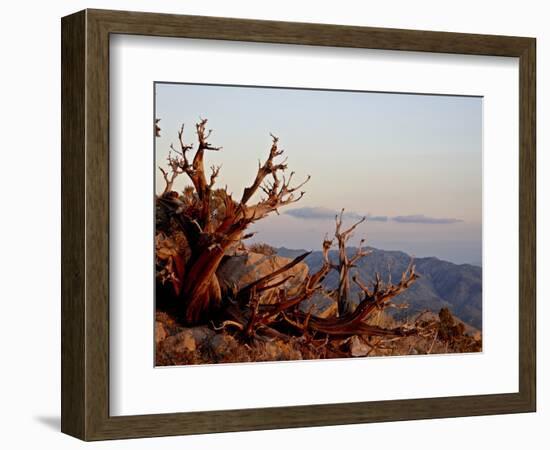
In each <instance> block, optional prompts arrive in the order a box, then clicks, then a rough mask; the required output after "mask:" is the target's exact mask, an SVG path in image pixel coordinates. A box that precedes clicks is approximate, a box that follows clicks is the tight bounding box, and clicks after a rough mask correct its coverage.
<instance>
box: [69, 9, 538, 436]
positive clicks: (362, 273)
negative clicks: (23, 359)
mask: <svg viewBox="0 0 550 450" xmlns="http://www.w3.org/2000/svg"><path fill="white" fill-rule="evenodd" d="M535 42H536V41H535V39H534V38H527V37H508V36H489V35H473V34H458V33H445V32H436V31H417V30H397V29H381V28H368V27H350V26H339V25H321V24H306V23H288V22H272V21H256V20H242V19H229V18H217V17H199V16H179V15H168V14H154V13H135V12H122V11H104V10H85V11H81V12H78V13H75V14H73V15H70V16H67V17H64V18H63V19H62V431H63V432H65V433H67V434H70V435H73V436H76V437H78V438H81V439H84V440H101V439H117V438H132V437H148V436H167V435H182V434H196V433H212V432H225V431H243V430H260V429H274V428H290V427H306V426H320V425H336V424H350V423H367V422H379V421H396V420H412V419H425V418H441V417H458V416H469V415H485V414H503V413H519V412H531V411H535V408H536V339H535V336H536V333H535V322H536V320H535V319H536V316H535V300H536V293H535V280H536V267H535V243H536V235H535V232H536V228H535V217H536V207H535V205H536V202H535V185H536V182H535V173H536V158H535V155H536V150H535V144H536V134H535V133H536V130H535V97H536V96H535Z"/></svg>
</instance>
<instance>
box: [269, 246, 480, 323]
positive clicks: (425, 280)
mask: <svg viewBox="0 0 550 450" xmlns="http://www.w3.org/2000/svg"><path fill="white" fill-rule="evenodd" d="M367 249H369V250H371V251H372V253H370V254H369V255H368V256H365V257H364V258H362V259H361V260H359V261H358V262H357V263H356V267H355V268H354V269H353V270H354V271H355V273H357V274H358V276H359V277H360V278H361V280H362V281H363V282H369V281H371V280H373V279H374V277H375V274H376V273H377V272H378V273H380V275H381V277H382V279H383V280H388V277H389V274H390V273H391V277H392V280H394V282H397V281H399V279H400V278H401V274H402V273H403V272H404V271H405V270H406V269H407V267H408V265H409V263H410V261H411V257H410V256H409V255H407V254H406V253H404V252H400V251H388V250H380V249H376V248H372V247H370V248H369V247H367ZM347 251H348V254H349V255H350V256H351V255H353V254H355V252H356V249H355V248H353V247H350V248H348V249H347ZM276 252H277V254H278V255H280V256H284V257H287V258H294V257H296V256H299V255H301V254H303V253H305V252H306V250H294V249H288V248H285V247H281V248H278V249H276ZM330 257H331V259H332V260H333V261H337V252H336V251H335V250H332V251H331V252H330ZM305 262H306V263H307V265H308V267H309V269H310V271H315V270H317V269H318V268H319V267H321V265H322V263H323V254H322V252H321V251H313V252H312V253H311V254H310V255H309V256H308V257H307V258H306V259H305ZM414 264H415V266H416V272H417V274H418V275H419V278H418V280H416V282H415V283H414V284H413V285H412V286H411V287H410V288H409V289H407V290H406V291H405V292H403V293H402V294H400V295H399V296H397V297H396V298H395V299H394V303H396V304H399V303H407V304H408V308H407V309H394V308H391V309H389V311H388V312H390V313H391V314H392V315H393V316H394V317H395V318H397V319H404V318H406V317H411V318H412V317H414V316H415V315H416V314H418V313H420V312H422V311H425V310H430V311H433V312H435V313H437V312H438V311H439V310H440V309H441V308H444V307H447V308H449V309H450V310H451V312H452V313H453V314H454V315H455V316H456V317H458V318H459V319H461V320H462V321H463V322H465V323H467V324H468V325H471V326H473V327H474V328H477V329H478V330H480V331H481V329H482V269H481V267H479V266H474V265H471V264H454V263H451V262H448V261H443V260H441V259H438V258H435V257H427V258H415V259H414ZM324 285H325V287H326V288H327V289H329V290H330V289H334V288H336V287H337V285H338V276H337V273H336V272H335V271H331V272H330V273H329V275H328V276H327V278H326V279H325V281H324ZM351 290H352V297H353V298H356V299H357V302H359V298H360V292H361V291H360V289H359V288H358V287H357V286H356V285H355V283H352V286H351Z"/></svg>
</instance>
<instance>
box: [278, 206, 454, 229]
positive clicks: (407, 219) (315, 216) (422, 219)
mask: <svg viewBox="0 0 550 450" xmlns="http://www.w3.org/2000/svg"><path fill="white" fill-rule="evenodd" d="M339 213H340V212H339V211H336V210H334V209H329V208H323V207H304V208H294V209H290V210H288V211H285V214H288V215H289V216H292V217H295V218H297V219H304V220H326V219H330V220H332V219H334V217H335V216H336V215H337V214H339ZM363 217H366V218H367V221H369V222H388V221H390V220H392V221H394V222H397V223H424V224H436V225H447V224H453V223H459V222H462V220H460V219H454V218H446V217H444V218H439V217H429V216H425V215H424V214H412V215H408V216H394V217H388V216H375V215H372V214H370V213H369V214H359V213H357V212H354V211H346V212H344V219H348V220H360V219H362V218H363Z"/></svg>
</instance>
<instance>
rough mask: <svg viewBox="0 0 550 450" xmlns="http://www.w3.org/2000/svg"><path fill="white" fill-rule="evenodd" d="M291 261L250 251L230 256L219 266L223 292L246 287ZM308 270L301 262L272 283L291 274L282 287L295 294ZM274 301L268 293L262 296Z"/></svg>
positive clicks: (266, 299)
mask: <svg viewBox="0 0 550 450" xmlns="http://www.w3.org/2000/svg"><path fill="white" fill-rule="evenodd" d="M291 261H292V259H290V258H284V257H282V256H277V255H262V254H260V253H253V252H249V253H246V254H243V255H236V256H230V257H228V258H227V259H226V260H225V261H224V262H223V263H222V264H221V266H220V267H219V268H218V271H217V272H216V275H217V276H218V280H219V282H220V287H221V288H222V292H225V293H228V292H232V291H234V290H240V289H242V288H244V287H245V286H247V285H249V284H250V283H252V282H254V281H256V280H258V279H260V278H262V277H264V276H266V275H269V274H270V273H272V272H275V271H276V270H278V269H280V268H281V267H283V266H285V265H286V264H288V263H289V262H291ZM308 271H309V269H308V266H307V264H306V263H304V262H300V263H298V264H296V265H295V266H294V267H292V268H291V269H290V270H288V271H286V272H285V273H283V274H280V275H278V276H276V277H275V278H273V279H272V280H271V281H270V284H275V283H277V282H280V281H282V280H283V279H284V278H286V277H288V276H289V275H290V276H292V278H290V279H288V280H287V281H286V282H285V283H284V284H282V285H281V288H284V289H286V291H287V295H289V296H291V295H294V294H296V293H297V291H298V288H299V286H300V284H301V283H302V282H303V281H304V280H305V278H306V277H307V275H308ZM274 301H275V300H274V299H273V298H268V293H266V294H265V295H264V296H263V297H262V302H263V303H272V302H274Z"/></svg>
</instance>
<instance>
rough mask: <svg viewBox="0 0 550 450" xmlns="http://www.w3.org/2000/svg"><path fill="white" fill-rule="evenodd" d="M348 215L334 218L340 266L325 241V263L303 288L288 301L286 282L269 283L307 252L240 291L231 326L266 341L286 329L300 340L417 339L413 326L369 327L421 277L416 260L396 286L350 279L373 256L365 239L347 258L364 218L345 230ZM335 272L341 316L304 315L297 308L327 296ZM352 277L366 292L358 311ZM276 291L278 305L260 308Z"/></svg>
mask: <svg viewBox="0 0 550 450" xmlns="http://www.w3.org/2000/svg"><path fill="white" fill-rule="evenodd" d="M343 217H344V211H343V210H342V212H341V213H340V215H337V216H336V230H335V233H334V237H335V240H336V242H337V247H338V262H336V263H335V262H333V261H331V258H330V249H331V248H332V246H333V243H334V242H333V240H329V239H328V238H325V239H324V241H323V246H322V247H323V264H322V266H321V267H320V268H319V270H318V271H317V272H315V273H313V274H311V275H309V276H307V277H306V278H305V279H304V280H303V282H302V283H301V285H300V287H299V289H298V290H297V293H295V294H294V295H293V296H292V297H290V298H289V297H288V295H287V292H286V290H285V289H284V287H283V285H284V282H285V281H286V280H287V278H283V280H282V281H280V282H278V283H273V284H270V282H271V280H273V279H274V278H275V277H278V276H279V275H281V274H284V273H285V272H286V271H288V270H289V269H290V268H291V267H293V266H294V265H295V264H297V263H298V262H300V261H302V260H303V259H304V258H305V257H307V256H308V255H309V253H305V254H303V255H300V256H298V257H297V258H295V259H294V260H292V261H291V262H289V263H288V264H287V265H286V266H284V267H281V268H280V269H279V270H277V271H275V272H273V273H271V274H268V275H266V276H264V277H262V278H261V279H259V280H256V281H254V282H253V283H251V284H250V285H248V286H245V287H244V288H243V289H241V291H240V292H239V298H240V305H239V306H238V307H237V308H235V307H234V308H232V309H228V312H229V314H230V316H231V317H230V320H229V321H227V322H226V324H227V325H232V326H236V327H237V328H239V329H241V330H243V331H245V333H246V335H247V336H251V335H253V334H254V333H256V332H258V333H260V334H265V335H268V336H274V335H275V336H276V335H278V333H279V334H280V333H281V331H282V332H283V333H284V331H285V330H287V329H288V328H290V329H292V330H293V331H294V332H295V333H298V334H301V335H321V336H325V338H326V339H327V340H330V339H341V338H345V337H349V336H353V335H362V336H369V337H370V336H379V337H381V338H385V337H387V338H393V337H400V336H408V335H411V334H416V333H417V332H418V329H417V328H416V326H415V325H414V324H413V325H412V326H401V327H395V328H391V329H386V328H383V327H380V326H375V325H371V324H368V323H367V321H368V319H369V318H370V317H371V316H372V314H374V313H375V312H376V313H377V312H378V311H381V310H384V309H385V308H387V307H389V306H392V303H391V300H392V299H393V298H394V297H396V296H397V295H399V294H400V293H402V292H404V291H405V290H406V289H408V288H409V287H410V286H411V285H412V284H413V283H414V281H415V280H416V279H417V278H418V275H417V274H416V272H415V267H414V265H413V264H412V261H411V263H410V265H409V267H408V268H407V270H406V271H405V272H403V274H402V276H401V279H400V280H399V282H398V283H397V284H394V283H392V282H391V279H389V280H388V281H387V282H384V281H382V279H381V276H380V274H376V277H375V280H374V281H373V282H372V283H371V286H370V287H369V286H367V284H365V283H364V282H363V281H361V280H360V279H359V277H358V276H357V275H354V276H353V277H351V275H350V269H352V268H353V267H355V263H356V262H357V261H358V260H360V259H361V258H363V257H365V256H367V255H368V254H369V253H370V252H369V251H367V250H364V249H363V248H362V244H363V243H364V239H362V240H361V241H360V245H359V248H358V249H356V251H355V253H354V254H353V255H352V256H349V255H348V252H347V249H346V245H347V242H348V240H349V238H350V237H351V235H352V232H353V231H354V230H355V229H356V228H357V226H358V225H359V224H360V223H362V222H363V221H364V220H365V219H361V220H360V221H358V222H357V223H355V224H354V225H352V226H351V227H350V228H348V229H345V230H343V229H342V222H343ZM331 270H334V271H336V272H337V273H338V276H339V279H338V287H337V288H336V289H335V290H334V291H332V292H329V293H328V295H329V296H331V297H332V298H333V299H334V300H335V301H336V302H337V303H338V315H337V316H336V317H329V318H320V317H315V316H313V315H312V314H311V313H305V312H303V311H301V310H300V308H299V305H300V303H301V302H303V301H304V300H306V299H308V298H311V297H312V296H313V295H314V294H315V293H316V292H321V291H323V292H326V290H325V289H324V287H323V280H324V279H325V277H326V275H327V274H328V273H329V272H330V271H331ZM350 278H351V279H352V280H353V282H355V283H356V284H357V285H358V287H359V288H360V289H361V291H362V297H361V299H360V302H359V304H358V305H357V306H355V304H354V302H352V301H351V298H350ZM269 290H272V291H274V292H275V295H276V297H277V298H278V302H276V303H274V304H261V303H260V295H261V294H263V293H265V292H266V291H269Z"/></svg>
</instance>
